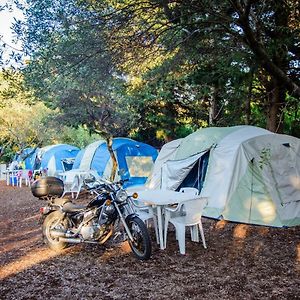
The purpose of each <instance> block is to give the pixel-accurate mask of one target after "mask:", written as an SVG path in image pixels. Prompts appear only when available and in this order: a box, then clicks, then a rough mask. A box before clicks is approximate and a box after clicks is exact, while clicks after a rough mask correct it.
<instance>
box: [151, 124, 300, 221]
mask: <svg viewBox="0 0 300 300" xmlns="http://www.w3.org/2000/svg"><path fill="white" fill-rule="evenodd" d="M172 144H173V145H176V147H172ZM172 144H171V145H170V146H168V144H167V145H165V146H164V148H165V149H173V150H172V151H171V150H170V151H169V153H170V156H168V155H167V152H166V151H164V152H163V153H162V154H160V155H159V156H158V158H157V161H158V162H159V165H158V166H156V165H155V170H156V171H155V173H153V176H152V177H151V179H150V180H149V182H148V183H147V187H148V188H151V189H157V188H167V189H171V190H176V189H179V188H180V187H184V186H193V187H196V188H198V189H199V191H200V195H201V196H203V197H208V198H209V201H208V206H207V207H206V209H205V211H204V215H205V216H207V217H212V218H224V219H226V220H231V221H236V222H242V223H251V224H260V225H271V226H278V227H281V226H293V225H297V224H300V160H299V157H300V140H299V139H297V138H294V137H291V136H287V135H279V134H274V133H271V132H269V131H267V130H265V129H261V128H257V127H253V126H235V127H226V128H216V127H211V128H204V129H200V130H198V131H196V132H194V133H193V134H191V135H189V136H187V137H186V138H184V139H182V140H178V141H173V142H172ZM157 169H160V171H158V170H157Z"/></svg>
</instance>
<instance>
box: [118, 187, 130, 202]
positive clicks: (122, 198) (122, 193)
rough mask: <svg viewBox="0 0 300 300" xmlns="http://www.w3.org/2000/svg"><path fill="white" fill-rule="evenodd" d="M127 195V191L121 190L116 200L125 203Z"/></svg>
mask: <svg viewBox="0 0 300 300" xmlns="http://www.w3.org/2000/svg"><path fill="white" fill-rule="evenodd" d="M127 197H128V195H127V193H126V191H125V190H119V191H117V194H116V199H117V201H118V202H124V201H126V200H127Z"/></svg>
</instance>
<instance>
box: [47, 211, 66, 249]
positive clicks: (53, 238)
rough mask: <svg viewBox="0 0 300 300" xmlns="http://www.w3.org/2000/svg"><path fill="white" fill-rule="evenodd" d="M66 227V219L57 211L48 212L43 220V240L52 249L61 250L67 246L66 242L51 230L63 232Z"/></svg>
mask: <svg viewBox="0 0 300 300" xmlns="http://www.w3.org/2000/svg"><path fill="white" fill-rule="evenodd" d="M67 229H68V221H67V219H65V218H63V215H62V214H61V213H60V212H59V211H55V212H52V213H50V214H49V215H48V216H47V217H46V218H45V220H44V222H43V237H44V242H45V243H46V244H47V245H48V246H49V248H51V249H53V250H62V249H64V248H66V247H67V246H68V244H67V243H66V242H62V241H60V240H59V237H57V235H54V233H53V231H56V232H57V231H61V232H64V231H66V230H67Z"/></svg>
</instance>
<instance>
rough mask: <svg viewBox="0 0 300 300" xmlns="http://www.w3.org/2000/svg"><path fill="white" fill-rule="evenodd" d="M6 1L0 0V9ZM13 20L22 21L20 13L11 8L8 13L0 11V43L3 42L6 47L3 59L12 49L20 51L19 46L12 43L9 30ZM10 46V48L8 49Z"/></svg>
mask: <svg viewBox="0 0 300 300" xmlns="http://www.w3.org/2000/svg"><path fill="white" fill-rule="evenodd" d="M6 2H7V1H6V0H0V7H1V6H3V5H5V4H6ZM14 18H16V19H23V18H24V17H23V14H22V12H21V11H20V10H19V9H17V8H13V9H12V11H9V10H8V9H5V10H3V11H0V36H1V41H2V42H3V41H4V42H5V43H6V44H7V45H8V47H7V48H6V52H5V57H8V55H9V51H12V50H13V48H15V49H20V48H21V47H20V44H17V43H15V42H14V41H13V39H14V37H15V36H14V34H13V31H12V29H11V27H12V24H13V22H14ZM9 46H10V47H9Z"/></svg>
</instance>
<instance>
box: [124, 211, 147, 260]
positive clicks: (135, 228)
mask: <svg viewBox="0 0 300 300" xmlns="http://www.w3.org/2000/svg"><path fill="white" fill-rule="evenodd" d="M126 224H127V226H128V228H129V230H130V233H131V235H132V237H133V241H131V240H130V238H129V237H128V242H129V245H130V248H131V250H132V252H133V254H134V255H135V256H136V257H137V258H138V259H140V260H147V259H149V258H150V256H151V241H150V236H149V233H148V230H147V227H146V225H145V223H144V222H143V221H142V220H141V219H140V218H139V217H137V216H134V217H129V218H127V219H126Z"/></svg>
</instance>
